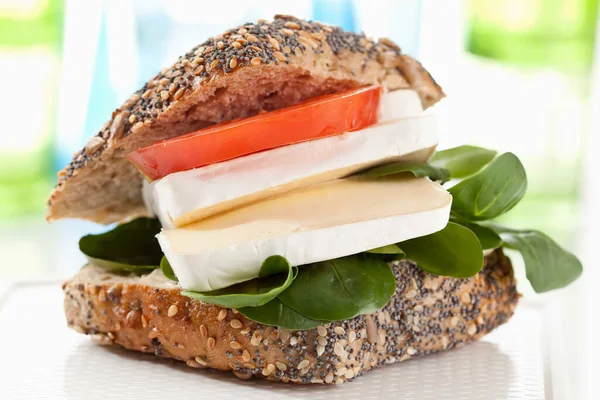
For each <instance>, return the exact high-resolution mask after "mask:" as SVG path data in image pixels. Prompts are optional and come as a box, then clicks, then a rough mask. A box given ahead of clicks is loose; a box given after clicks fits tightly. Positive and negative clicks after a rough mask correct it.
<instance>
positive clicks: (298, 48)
mask: <svg viewBox="0 0 600 400" xmlns="http://www.w3.org/2000/svg"><path fill="white" fill-rule="evenodd" d="M294 54H295V55H296V57H302V50H301V49H300V47H296V48H295V49H294Z"/></svg>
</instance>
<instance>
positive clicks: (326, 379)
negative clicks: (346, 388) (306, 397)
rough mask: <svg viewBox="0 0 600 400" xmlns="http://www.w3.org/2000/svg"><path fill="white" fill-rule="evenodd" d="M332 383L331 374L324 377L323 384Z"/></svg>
mask: <svg viewBox="0 0 600 400" xmlns="http://www.w3.org/2000/svg"><path fill="white" fill-rule="evenodd" d="M331 382H333V374H332V373H329V374H327V375H326V376H325V383H331Z"/></svg>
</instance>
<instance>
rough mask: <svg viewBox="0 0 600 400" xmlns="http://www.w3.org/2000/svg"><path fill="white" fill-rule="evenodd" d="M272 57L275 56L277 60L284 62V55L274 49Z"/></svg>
mask: <svg viewBox="0 0 600 400" xmlns="http://www.w3.org/2000/svg"><path fill="white" fill-rule="evenodd" d="M273 57H275V58H276V59H277V60H278V61H279V62H285V55H284V54H283V53H282V52H280V51H274V52H273Z"/></svg>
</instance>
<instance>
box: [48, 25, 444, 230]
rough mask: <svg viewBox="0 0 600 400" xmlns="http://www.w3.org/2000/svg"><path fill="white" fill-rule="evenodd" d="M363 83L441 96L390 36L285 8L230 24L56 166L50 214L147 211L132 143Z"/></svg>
mask: <svg viewBox="0 0 600 400" xmlns="http://www.w3.org/2000/svg"><path fill="white" fill-rule="evenodd" d="M370 84H380V85H382V86H384V87H385V88H386V89H387V90H396V89H407V88H410V89H413V90H416V91H417V93H418V94H419V96H420V98H421V101H422V103H423V106H424V107H425V108H427V107H429V106H431V105H433V104H435V103H436V102H438V101H439V100H440V99H441V98H443V97H444V93H443V91H442V89H441V88H440V86H439V85H438V84H437V83H436V82H435V81H434V80H433V78H432V77H431V75H430V74H429V73H428V72H427V71H426V70H425V69H424V68H423V67H422V66H421V64H420V63H419V62H418V61H416V60H415V59H413V58H412V57H410V56H407V55H404V54H402V52H401V50H400V48H399V47H398V46H397V45H396V44H395V43H394V42H392V41H391V40H389V39H385V38H381V39H379V41H377V42H375V41H373V40H371V39H369V38H367V37H366V36H365V35H364V34H362V35H358V34H355V33H351V32H346V31H344V30H342V29H340V28H337V27H332V26H328V25H324V24H321V23H318V22H307V21H304V20H301V19H298V18H295V17H292V16H287V15H276V16H275V18H274V20H273V22H269V21H266V20H259V21H258V22H257V23H247V24H244V25H243V26H240V27H237V28H234V29H230V30H228V31H226V32H224V33H222V34H221V35H218V36H215V37H214V38H209V39H208V40H206V41H205V42H203V43H201V44H200V45H198V46H196V47H194V48H193V49H192V50H190V51H189V52H188V53H186V54H184V55H183V56H181V57H179V59H178V60H177V62H176V63H175V64H174V65H173V66H171V67H170V68H165V69H163V70H162V71H161V72H160V73H159V74H158V75H156V76H155V77H154V78H153V79H151V80H150V81H149V82H148V83H146V84H145V85H144V86H143V87H142V88H141V89H140V90H138V91H137V92H135V93H134V94H133V95H132V96H131V97H130V98H129V99H128V100H127V101H126V102H125V104H123V105H122V106H121V107H119V108H118V109H116V110H115V111H114V112H113V113H112V117H111V119H110V120H109V121H108V122H106V124H104V126H103V127H102V129H100V132H98V133H97V134H96V135H95V136H93V137H92V138H91V139H90V140H89V141H88V143H87V144H86V146H85V147H84V148H83V149H82V150H81V151H79V152H77V153H76V154H75V155H74V157H73V160H72V161H71V163H70V164H69V165H67V166H66V167H65V168H64V169H63V170H61V171H60V172H59V173H58V184H57V186H56V188H55V189H54V190H53V192H52V194H51V196H50V199H49V200H48V212H47V218H48V220H56V219H60V218H82V219H87V220H91V221H95V222H99V223H112V222H116V221H120V220H123V219H125V218H128V217H133V216H136V215H141V214H144V213H145V212H146V210H145V207H144V203H143V201H142V194H141V185H142V179H143V178H142V176H141V174H139V173H138V172H137V170H136V169H135V167H134V166H133V165H131V164H130V163H129V162H128V161H127V159H126V156H127V154H128V153H129V152H131V151H132V150H135V149H139V148H141V147H145V146H148V145H150V144H152V143H155V142H157V141H159V140H162V139H167V138H171V137H174V136H179V135H183V134H185V133H189V132H192V131H195V130H198V129H200V128H203V127H206V126H209V125H212V124H215V123H218V122H221V121H226V120H232V119H236V118H246V117H250V116H252V115H255V114H258V113H259V112H260V111H261V110H267V111H272V110H276V109H279V108H284V107H288V106H291V105H293V104H296V103H299V102H301V101H304V100H307V99H310V98H312V97H316V96H321V95H325V94H330V93H335V92H340V91H344V90H348V89H352V88H356V87H359V86H364V85H370Z"/></svg>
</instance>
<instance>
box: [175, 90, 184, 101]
mask: <svg viewBox="0 0 600 400" xmlns="http://www.w3.org/2000/svg"><path fill="white" fill-rule="evenodd" d="M184 93H185V88H183V87H182V88H181V89H179V90H178V91H176V92H175V94H174V95H173V98H174V99H175V100H179V99H180V98H182V97H183V94H184Z"/></svg>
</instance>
